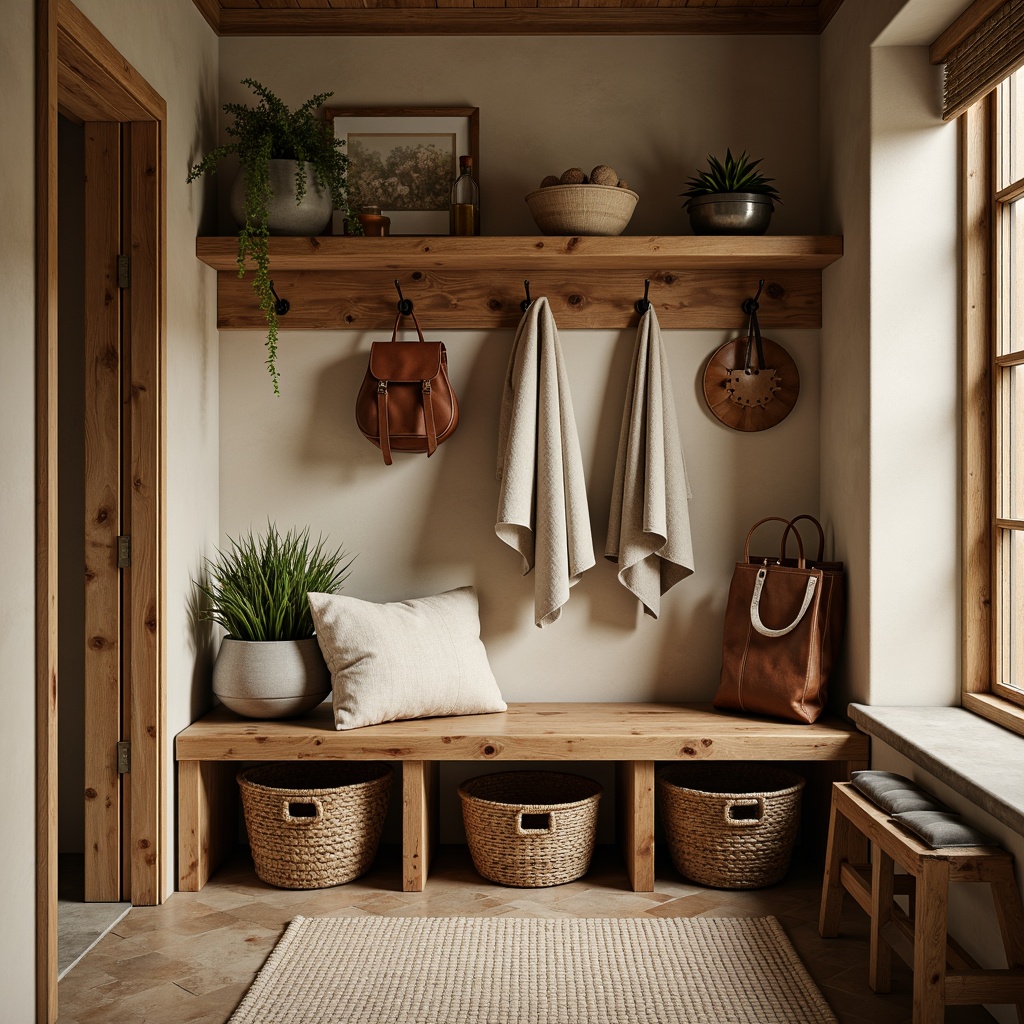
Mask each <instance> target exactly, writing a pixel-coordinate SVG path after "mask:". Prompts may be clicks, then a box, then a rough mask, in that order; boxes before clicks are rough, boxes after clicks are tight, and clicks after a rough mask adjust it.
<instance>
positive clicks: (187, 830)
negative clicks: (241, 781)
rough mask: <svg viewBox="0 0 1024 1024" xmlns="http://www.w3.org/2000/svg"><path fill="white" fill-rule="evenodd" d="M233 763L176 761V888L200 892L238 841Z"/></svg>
mask: <svg viewBox="0 0 1024 1024" xmlns="http://www.w3.org/2000/svg"><path fill="white" fill-rule="evenodd" d="M235 770H236V768H235V766H234V765H232V764H231V763H230V762H218V761H179V762H178V890H179V892H199V890H200V889H202V887H203V886H204V885H206V883H207V881H208V880H209V878H210V876H211V875H212V874H213V873H214V871H216V870H217V868H218V867H220V865H221V864H222V863H223V861H224V859H225V858H226V857H227V856H228V854H229V853H230V852H231V850H232V849H233V848H234V847H235V846H236V845H237V844H238V835H237V822H238V817H237V801H238V791H237V786H236V784H235Z"/></svg>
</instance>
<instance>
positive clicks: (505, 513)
mask: <svg viewBox="0 0 1024 1024" xmlns="http://www.w3.org/2000/svg"><path fill="white" fill-rule="evenodd" d="M498 480H499V481H500V484H501V488H500V493H499V497H498V519H497V522H496V523H495V526H494V531H495V533H497V535H498V536H499V537H500V538H501V539H502V540H503V541H504V542H505V543H506V544H508V546H509V547H511V548H515V550H516V551H518V552H519V554H520V555H522V558H523V575H524V576H525V575H526V574H527V573H528V572H529V571H530V570H531V569H536V580H535V584H534V619H535V621H536V623H537V625H538V626H548V625H550V624H551V623H552V622H554V621H555V620H556V619H557V618H558V616H559V615H561V613H562V605H564V604H565V602H566V601H568V600H569V588H570V587H572V586H573V585H574V584H575V583H577V582H578V581H579V579H580V577H581V576H582V575H583V573H584V572H585V571H586V570H587V569H589V568H590V567H591V566H592V565H594V563H595V558H594V541H593V538H592V536H591V533H590V512H589V511H588V509H587V491H586V484H585V483H584V479H583V459H582V457H581V456H580V443H579V438H578V437H577V435H576V421H575V419H574V418H573V413H572V398H571V397H570V395H569V381H568V377H567V376H566V373H565V366H564V365H563V363H562V351H561V348H560V347H559V343H558V329H557V328H556V327H555V321H554V317H552V315H551V308H550V306H549V305H548V300H547V299H545V298H538V299H534V301H533V303H532V304H531V305H530V308H529V309H528V310H527V311H526V313H525V315H524V316H523V319H522V320H521V321H520V323H519V329H518V330H517V331H516V338H515V341H514V342H513V344H512V354H511V356H510V357H509V362H508V371H507V373H506V374H505V389H504V394H503V395H502V400H501V422H500V426H499V430H498Z"/></svg>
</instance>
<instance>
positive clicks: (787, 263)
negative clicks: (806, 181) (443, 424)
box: [196, 235, 843, 298]
mask: <svg viewBox="0 0 1024 1024" xmlns="http://www.w3.org/2000/svg"><path fill="white" fill-rule="evenodd" d="M268 251H269V253H270V265H271V269H272V270H273V271H274V272H275V273H276V272H278V271H281V270H374V269H377V270H387V271H392V270H393V271H417V270H418V271H421V272H423V271H427V270H474V271H479V270H489V271H498V272H511V273H518V272H519V271H523V270H528V271H533V272H539V271H542V270H555V271H558V272H559V273H562V274H565V273H573V272H578V271H591V270H614V271H619V272H622V273H627V272H629V273H637V274H643V273H645V272H648V271H657V270H658V269H659V268H665V267H675V268H677V269H679V270H714V271H719V270H749V271H753V272H756V271H758V270H765V271H770V270H822V269H824V268H825V267H827V266H830V265H831V264H832V263H834V262H835V261H836V260H838V259H839V258H840V257H841V256H842V255H843V239H842V236H841V235H745V236H742V237H737V236H733V237H726V236H721V235H717V236H714V235H618V236H598V235H511V236H510V235H481V236H478V237H475V238H464V237H463V238H460V237H452V236H448V235H438V236H421V237H417V236H403V235H392V236H389V237H387V238H354V237H347V236H339V235H334V236H321V237H316V238H282V237H271V238H270V239H269V246H268ZM196 256H198V257H199V259H201V260H202V261H203V262H204V263H205V264H207V265H208V266H211V267H213V268H214V269H215V270H231V271H234V272H236V273H237V271H238V239H237V237H235V236H218V237H201V238H197V239H196ZM250 269H251V268H250ZM642 284H643V281H642V279H641V285H642ZM755 285H756V281H755ZM755 291H756V288H755ZM639 297H640V296H639V295H638V296H637V298H639ZM769 298H770V296H769Z"/></svg>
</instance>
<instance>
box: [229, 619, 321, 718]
mask: <svg viewBox="0 0 1024 1024" xmlns="http://www.w3.org/2000/svg"><path fill="white" fill-rule="evenodd" d="M213 692H214V693H215V694H216V695H217V696H218V697H219V698H220V700H221V703H222V704H224V705H225V706H226V707H228V708H230V709H231V710H232V711H235V712H237V713H238V714H240V715H245V717H246V718H292V717H294V716H295V715H301V714H302V713H303V712H305V711H309V710H310V709H311V708H315V707H316V706H317V704H319V703H321V701H323V700H324V698H325V697H326V696H327V695H328V694H329V693H330V692H331V673H330V670H329V669H328V668H327V663H326V662H325V661H324V658H323V655H322V654H321V653H320V644H319V642H318V641H317V638H316V637H315V636H314V637H309V638H308V639H306V640H271V641H255V640H234V639H232V638H231V637H225V638H224V640H223V641H221V645H220V653H219V654H218V655H217V663H216V664H215V665H214V667H213Z"/></svg>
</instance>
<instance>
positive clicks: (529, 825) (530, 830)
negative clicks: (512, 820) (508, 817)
mask: <svg viewBox="0 0 1024 1024" xmlns="http://www.w3.org/2000/svg"><path fill="white" fill-rule="evenodd" d="M554 830H555V818H554V815H553V814H552V813H551V812H550V811H520V812H519V813H518V814H517V815H516V831H517V832H518V833H519V834H520V835H521V836H538V835H544V834H545V833H547V832H553V831H554Z"/></svg>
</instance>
